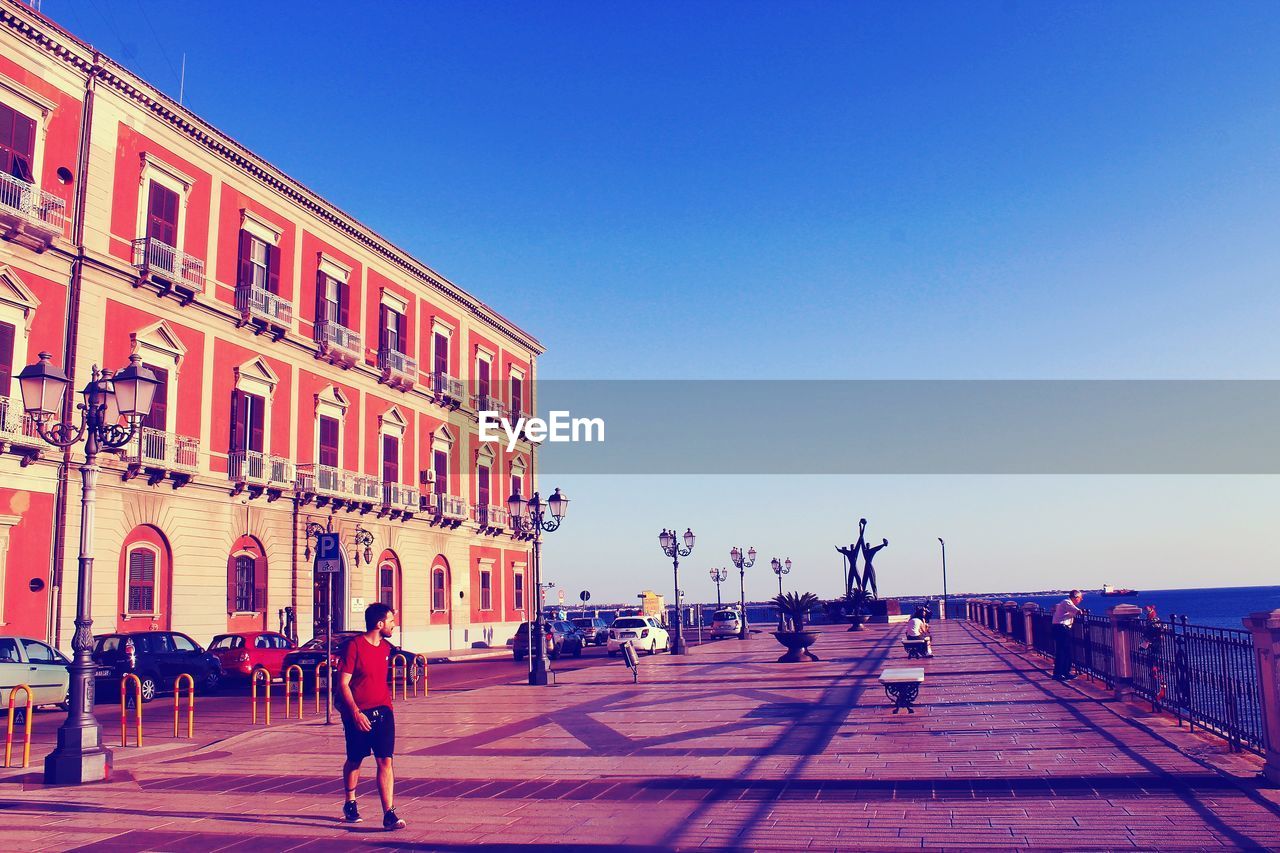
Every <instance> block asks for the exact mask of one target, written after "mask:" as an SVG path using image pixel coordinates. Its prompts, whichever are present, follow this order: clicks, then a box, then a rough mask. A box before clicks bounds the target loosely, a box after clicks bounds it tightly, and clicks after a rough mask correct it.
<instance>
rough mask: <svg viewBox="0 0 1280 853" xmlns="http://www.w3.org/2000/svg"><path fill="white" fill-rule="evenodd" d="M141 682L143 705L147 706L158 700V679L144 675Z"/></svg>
mask: <svg viewBox="0 0 1280 853" xmlns="http://www.w3.org/2000/svg"><path fill="white" fill-rule="evenodd" d="M139 681H140V682H141V691H140V692H141V693H142V704H144V705H145V704H147V703H148V702H150V701H151V700H152V699H154V698H156V679H155V676H152V675H144V676H142V678H140V679H139ZM126 695H127V694H126Z"/></svg>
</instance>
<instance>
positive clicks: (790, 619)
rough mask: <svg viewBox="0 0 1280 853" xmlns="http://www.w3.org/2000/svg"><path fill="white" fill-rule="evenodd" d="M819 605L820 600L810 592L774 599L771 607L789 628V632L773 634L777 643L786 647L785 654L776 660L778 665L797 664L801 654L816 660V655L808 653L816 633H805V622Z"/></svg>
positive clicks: (816, 635)
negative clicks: (774, 608) (775, 608)
mask: <svg viewBox="0 0 1280 853" xmlns="http://www.w3.org/2000/svg"><path fill="white" fill-rule="evenodd" d="M821 603H822V600H821V599H820V598H818V596H816V595H814V594H813V593H811V592H803V593H798V594H797V593H794V592H788V593H787V594H786V595H778V596H775V597H774V599H773V602H772V604H773V606H774V607H777V608H778V613H779V614H780V615H781V616H782V617H783V620H784V621H785V622H786V623H787V624H789V625H790V626H791V629H790V630H786V631H783V630H778V631H775V632H774V633H773V636H774V637H776V638H777V640H778V642H779V643H781V644H782V645H784V646H786V647H787V653H786V654H784V655H783V656H782V657H780V658H778V663H798V662H799V661H800V656H801V654H805V655H808V656H809V659H810V660H817V659H818V656H817V655H815V654H814V653H813V652H811V651H809V646H812V645H813V644H814V641H816V640H817V639H818V632H817V631H806V630H805V622H806V621H807V620H808V617H809V611H810V610H812V609H813V608H814V607H815V606H817V605H818V604H821Z"/></svg>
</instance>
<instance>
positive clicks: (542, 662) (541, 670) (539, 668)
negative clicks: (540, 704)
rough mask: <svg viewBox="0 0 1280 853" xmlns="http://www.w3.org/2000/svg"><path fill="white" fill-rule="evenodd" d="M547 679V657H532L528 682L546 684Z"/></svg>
mask: <svg viewBox="0 0 1280 853" xmlns="http://www.w3.org/2000/svg"><path fill="white" fill-rule="evenodd" d="M547 681H548V679H547V659H546V658H534V659H533V666H532V667H531V668H530V669H529V683H530V684H546V683H547Z"/></svg>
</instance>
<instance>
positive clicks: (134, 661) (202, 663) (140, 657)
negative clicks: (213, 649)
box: [92, 631, 222, 702]
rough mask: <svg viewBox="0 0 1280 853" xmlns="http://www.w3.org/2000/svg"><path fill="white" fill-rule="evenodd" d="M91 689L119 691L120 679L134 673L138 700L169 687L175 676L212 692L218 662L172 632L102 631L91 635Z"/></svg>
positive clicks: (218, 678)
mask: <svg viewBox="0 0 1280 853" xmlns="http://www.w3.org/2000/svg"><path fill="white" fill-rule="evenodd" d="M92 654H93V662H94V664H95V667H94V678H95V683H94V686H95V690H96V692H97V693H98V694H99V695H102V696H108V697H109V696H113V695H116V694H118V693H119V690H120V680H121V679H122V678H124V676H126V675H136V676H137V677H138V681H139V682H140V683H141V686H142V701H143V702H150V701H151V700H152V699H154V698H156V694H157V693H159V692H160V691H162V690H172V689H173V687H174V682H175V681H176V680H177V678H178V676H179V675H183V674H186V675H190V676H191V678H192V679H193V680H194V681H195V686H196V690H198V691H200V692H202V693H212V692H213V691H215V690H217V689H218V685H219V684H220V683H221V682H222V664H221V662H219V660H218V659H217V658H216V657H214V656H213V655H211V654H209V653H208V652H206V651H205V650H204V649H203V648H201V646H200V644H199V643H197V642H196V641H195V640H193V639H191V638H190V637H188V636H187V635H186V634H179V633H178V632H176V631H139V632H138V633H136V634H103V635H101V636H99V637H95V638H94V642H93V653H92Z"/></svg>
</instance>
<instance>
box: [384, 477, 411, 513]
mask: <svg viewBox="0 0 1280 853" xmlns="http://www.w3.org/2000/svg"><path fill="white" fill-rule="evenodd" d="M419 504H420V501H419V498H418V490H417V489H415V488H414V487H413V486H404V485H401V484H400V483H383V484H382V505H383V506H384V507H387V508H389V509H392V510H398V511H399V512H417V511H418V507H419Z"/></svg>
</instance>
